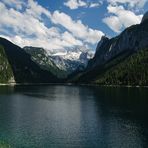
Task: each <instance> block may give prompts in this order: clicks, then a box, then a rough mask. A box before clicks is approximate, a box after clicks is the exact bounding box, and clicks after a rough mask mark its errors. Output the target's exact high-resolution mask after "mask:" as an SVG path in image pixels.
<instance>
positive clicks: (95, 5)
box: [89, 3, 100, 8]
mask: <svg viewBox="0 0 148 148" xmlns="http://www.w3.org/2000/svg"><path fill="white" fill-rule="evenodd" d="M99 6H100V4H99V3H91V4H90V6H89V7H90V8H94V7H99Z"/></svg>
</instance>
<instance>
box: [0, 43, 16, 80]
mask: <svg viewBox="0 0 148 148" xmlns="http://www.w3.org/2000/svg"><path fill="white" fill-rule="evenodd" d="M0 82H1V83H7V82H14V76H13V71H12V68H11V65H10V64H9V61H8V58H7V55H6V53H5V50H4V48H3V47H2V46H0Z"/></svg>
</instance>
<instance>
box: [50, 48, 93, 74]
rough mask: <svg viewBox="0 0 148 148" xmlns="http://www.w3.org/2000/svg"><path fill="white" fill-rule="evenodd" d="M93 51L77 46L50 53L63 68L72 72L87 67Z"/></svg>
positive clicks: (68, 72) (54, 60)
mask: <svg viewBox="0 0 148 148" xmlns="http://www.w3.org/2000/svg"><path fill="white" fill-rule="evenodd" d="M92 56H93V53H91V52H89V51H87V50H86V49H85V50H84V49H83V50H82V48H75V49H73V50H72V49H71V50H66V51H65V52H59V53H55V54H50V58H51V59H52V60H53V62H54V63H55V64H56V65H57V66H58V67H59V68H60V69H61V70H64V71H66V72H67V74H71V73H72V72H74V71H75V70H77V69H85V68H86V66H87V63H88V61H89V60H90V58H92Z"/></svg>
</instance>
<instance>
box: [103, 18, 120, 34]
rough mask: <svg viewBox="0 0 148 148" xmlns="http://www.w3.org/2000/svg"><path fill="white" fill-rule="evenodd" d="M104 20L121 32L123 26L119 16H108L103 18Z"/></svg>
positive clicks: (114, 29)
mask: <svg viewBox="0 0 148 148" xmlns="http://www.w3.org/2000/svg"><path fill="white" fill-rule="evenodd" d="M103 22H104V23H105V24H107V25H108V27H109V28H110V29H112V30H113V31H114V32H117V33H119V32H120V30H121V28H122V24H121V22H120V20H119V18H118V17H117V16H110V17H106V18H104V19H103Z"/></svg>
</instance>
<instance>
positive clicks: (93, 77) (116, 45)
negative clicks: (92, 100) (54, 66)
mask: <svg viewBox="0 0 148 148" xmlns="http://www.w3.org/2000/svg"><path fill="white" fill-rule="evenodd" d="M146 16H147V15H144V17H143V19H142V22H141V24H138V25H133V26H131V27H129V28H127V29H125V30H124V31H123V32H122V33H121V34H120V35H119V36H117V37H114V38H111V39H109V38H107V37H105V36H104V37H102V39H101V41H100V42H99V43H98V46H97V49H96V53H95V56H94V58H93V59H91V60H90V61H89V62H88V66H87V67H86V69H85V71H80V72H78V73H77V75H76V76H73V75H72V77H70V80H69V81H72V82H79V83H98V84H121V85H122V84H123V85H130V84H131V85H148V82H147V79H148V78H147V77H145V74H147V71H148V70H147V67H146V66H147V62H148V60H147V58H148V57H147V49H148V19H147V17H146ZM141 52H142V53H141ZM143 54H145V56H143ZM130 58H131V59H130ZM138 58H139V61H138ZM132 63H133V64H132ZM141 64H142V65H141ZM120 67H122V68H123V69H121V68H120ZM137 67H139V72H138V68H137ZM134 69H135V71H134ZM142 69H143V71H141V74H140V70H142ZM131 71H132V72H131ZM136 72H137V73H136ZM142 72H143V73H142ZM134 76H135V77H134ZM140 76H141V77H142V78H140V79H139V77H140ZM132 78H133V79H132ZM131 79H132V80H131Z"/></svg>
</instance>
